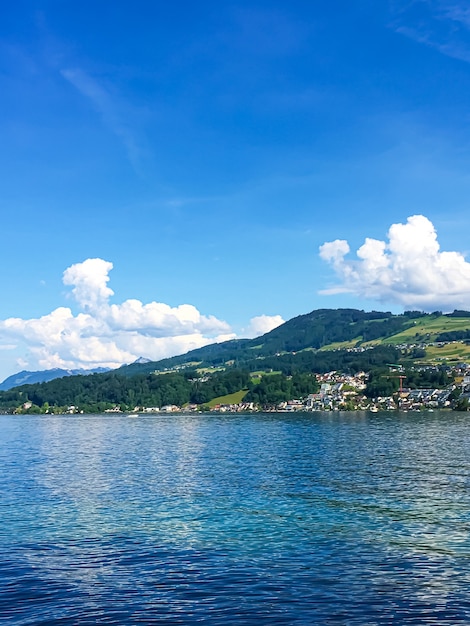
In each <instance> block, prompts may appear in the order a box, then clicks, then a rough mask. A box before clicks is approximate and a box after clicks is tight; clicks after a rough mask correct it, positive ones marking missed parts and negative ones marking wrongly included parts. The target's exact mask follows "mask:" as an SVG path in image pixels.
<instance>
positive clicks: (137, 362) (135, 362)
mask: <svg viewBox="0 0 470 626" xmlns="http://www.w3.org/2000/svg"><path fill="white" fill-rule="evenodd" d="M151 362H152V360H151V359H146V358H145V357H144V356H139V358H138V359H136V360H135V361H134V362H133V363H132V365H136V364H145V363H151Z"/></svg>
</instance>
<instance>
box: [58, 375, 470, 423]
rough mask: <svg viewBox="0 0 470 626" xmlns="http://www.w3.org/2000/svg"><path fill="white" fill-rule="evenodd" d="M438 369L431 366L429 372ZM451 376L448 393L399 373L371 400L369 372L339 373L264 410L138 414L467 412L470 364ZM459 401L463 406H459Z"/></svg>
mask: <svg viewBox="0 0 470 626" xmlns="http://www.w3.org/2000/svg"><path fill="white" fill-rule="evenodd" d="M429 368H431V369H433V368H434V366H427V367H426V369H429ZM449 373H452V374H453V376H454V383H452V384H450V385H448V386H447V387H446V388H445V389H439V388H429V389H410V388H407V387H406V386H405V385H403V382H404V380H405V379H406V377H405V376H404V375H403V374H402V373H400V372H398V373H395V374H392V375H391V377H395V378H399V379H400V388H399V390H398V391H397V392H395V393H393V394H392V395H390V396H379V397H377V398H368V397H367V396H366V395H365V393H364V392H365V390H366V386H367V380H368V377H369V375H368V374H367V373H366V372H358V373H357V374H355V375H348V374H344V373H341V372H337V371H331V372H327V373H325V374H316V379H317V381H318V384H319V390H318V392H317V393H312V394H308V396H306V397H305V398H299V399H293V400H288V401H283V402H280V403H278V404H276V405H267V406H260V405H258V404H256V403H254V402H243V401H242V402H238V403H216V404H214V405H212V406H207V405H206V406H204V407H201V406H200V405H197V404H188V405H185V406H177V405H167V406H163V407H138V406H136V407H135V408H134V411H133V412H134V413H143V414H152V413H180V412H188V411H189V412H197V411H201V409H202V410H204V411H207V412H213V413H243V412H255V411H267V412H269V411H272V412H300V411H303V412H305V411H307V412H309V411H310V412H312V411H372V412H377V411H395V410H400V411H423V410H429V411H432V410H434V409H452V408H461V409H465V410H466V409H467V406H468V403H469V400H470V364H468V363H460V364H458V365H456V366H454V367H452V368H451V367H449ZM457 400H458V402H459V405H458V406H457ZM68 412H70V413H74V412H75V407H74V406H71V407H69V409H68ZM105 412H106V413H120V412H121V409H120V407H119V406H116V407H115V408H113V409H107V410H106V411H105Z"/></svg>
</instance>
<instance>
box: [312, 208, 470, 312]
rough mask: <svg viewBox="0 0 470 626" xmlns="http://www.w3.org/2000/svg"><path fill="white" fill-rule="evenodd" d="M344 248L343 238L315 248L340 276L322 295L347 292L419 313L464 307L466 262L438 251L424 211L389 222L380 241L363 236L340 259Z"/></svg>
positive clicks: (468, 287) (469, 299)
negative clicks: (357, 245) (352, 254)
mask: <svg viewBox="0 0 470 626" xmlns="http://www.w3.org/2000/svg"><path fill="white" fill-rule="evenodd" d="M350 251H351V249H350V246H349V244H348V242H347V241H345V240H344V239H336V240H335V241H330V242H326V243H324V244H323V245H322V246H320V257H321V258H322V259H323V260H324V261H326V262H327V263H329V264H330V265H331V267H332V268H333V270H334V271H335V273H336V275H337V276H338V278H339V279H340V282H339V284H337V285H335V286H333V287H330V288H329V289H325V290H323V291H321V292H320V293H322V294H323V295H332V294H338V293H351V294H353V295H355V296H359V297H365V298H368V299H372V300H378V301H380V302H383V303H393V304H400V305H402V306H404V307H405V308H407V309H419V310H423V311H433V310H443V311H451V310H453V309H455V308H457V309H467V310H468V309H470V263H469V262H468V261H466V260H465V257H464V255H463V254H462V253H460V252H455V251H450V252H446V251H441V250H440V245H439V242H438V239H437V233H436V229H435V228H434V225H433V224H432V222H431V221H430V220H429V219H428V218H426V217H425V216H424V215H413V216H411V217H409V218H408V220H407V222H406V224H392V226H391V227H390V229H389V231H388V240H386V241H385V240H384V241H382V240H378V239H372V238H369V237H367V238H366V240H365V242H364V244H363V245H362V246H361V247H360V248H359V249H358V250H357V252H356V258H355V259H348V258H346V257H347V255H348V254H349V253H350Z"/></svg>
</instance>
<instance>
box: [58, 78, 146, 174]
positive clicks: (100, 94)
mask: <svg viewBox="0 0 470 626" xmlns="http://www.w3.org/2000/svg"><path fill="white" fill-rule="evenodd" d="M60 73H61V75H62V76H63V77H64V78H65V80H67V81H68V82H69V83H70V84H71V85H73V87H75V89H77V90H78V91H79V92H80V94H81V95H82V96H84V97H85V98H87V99H88V100H89V101H90V102H91V103H92V104H93V106H94V108H95V110H96V111H97V112H98V113H99V114H100V116H101V118H102V120H103V123H104V124H105V126H106V127H107V128H108V129H109V130H110V131H111V132H112V133H113V134H114V135H115V136H116V137H118V139H119V140H120V141H121V143H122V145H123V146H124V148H125V150H126V153H127V156H128V159H129V161H130V162H131V164H132V167H133V168H134V170H135V171H136V172H137V173H140V170H141V159H142V154H143V150H142V148H141V147H140V145H139V141H138V140H137V137H136V133H135V132H134V130H133V129H132V128H131V127H130V126H129V124H128V123H127V122H126V121H125V115H124V112H122V109H123V107H124V105H123V103H122V102H121V101H120V100H119V98H118V96H116V95H115V94H112V92H111V90H110V89H109V88H106V87H105V86H104V85H103V84H102V83H100V82H99V81H98V80H96V79H95V78H93V77H91V76H90V75H89V74H87V73H86V72H84V71H83V70H81V69H79V68H73V69H72V68H70V69H63V70H61V72H60Z"/></svg>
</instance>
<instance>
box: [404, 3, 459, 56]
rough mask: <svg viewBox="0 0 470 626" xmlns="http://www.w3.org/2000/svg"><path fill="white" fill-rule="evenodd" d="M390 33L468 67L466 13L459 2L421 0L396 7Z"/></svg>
mask: <svg viewBox="0 0 470 626" xmlns="http://www.w3.org/2000/svg"><path fill="white" fill-rule="evenodd" d="M392 13H393V22H392V27H393V28H394V30H395V31H396V32H398V33H400V34H402V35H405V36H406V37H409V38H410V39H413V40H414V41H417V42H418V43H421V44H424V45H426V46H429V47H431V48H434V49H435V50H438V51H439V52H440V53H441V54H444V55H446V56H449V57H452V58H455V59H459V60H460V61H464V62H466V63H470V9H469V7H468V5H467V4H466V3H465V4H464V3H462V2H451V1H449V0H422V1H420V2H411V3H410V2H407V3H406V4H403V3H396V4H395V5H394V7H393V9H392Z"/></svg>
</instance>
